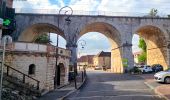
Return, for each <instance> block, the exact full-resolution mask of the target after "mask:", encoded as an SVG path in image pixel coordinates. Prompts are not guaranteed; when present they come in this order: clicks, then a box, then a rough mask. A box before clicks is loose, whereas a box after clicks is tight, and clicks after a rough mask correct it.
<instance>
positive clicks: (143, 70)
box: [138, 65, 153, 73]
mask: <svg viewBox="0 0 170 100" xmlns="http://www.w3.org/2000/svg"><path fill="white" fill-rule="evenodd" d="M138 69H139V70H141V72H142V73H149V72H153V70H152V68H151V67H150V66H148V65H143V66H141V67H139V68H138Z"/></svg>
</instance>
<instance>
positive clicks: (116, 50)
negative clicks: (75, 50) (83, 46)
mask: <svg viewBox="0 0 170 100" xmlns="http://www.w3.org/2000/svg"><path fill="white" fill-rule="evenodd" d="M89 32H93V33H96V32H97V33H101V34H103V35H104V36H105V37H107V39H108V41H109V43H110V45H111V46H110V52H111V61H110V63H111V71H112V72H114V73H123V72H124V68H123V64H122V52H121V51H122V50H121V48H120V46H121V36H120V32H119V31H118V30H117V29H116V28H115V27H113V26H112V25H110V24H108V23H104V22H95V23H91V24H88V25H86V26H85V27H84V28H82V30H81V31H80V34H79V37H78V41H79V40H81V38H80V37H83V36H84V35H85V34H87V33H89ZM89 38H91V36H89ZM77 43H78V42H77ZM100 43H102V41H100V42H99V43H98V44H100ZM87 45H88V44H87Z"/></svg>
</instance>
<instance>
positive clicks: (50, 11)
mask: <svg viewBox="0 0 170 100" xmlns="http://www.w3.org/2000/svg"><path fill="white" fill-rule="evenodd" d="M15 12H16V13H25V14H59V10H57V9H31V8H29V9H28V8H27V9H24V8H15ZM64 14H65V11H64V10H63V11H62V12H61V13H60V15H64ZM73 15H91V16H132V17H151V16H148V15H149V13H141V12H111V11H81V10H74V12H73ZM159 16H160V17H168V16H167V14H163V13H162V14H159Z"/></svg>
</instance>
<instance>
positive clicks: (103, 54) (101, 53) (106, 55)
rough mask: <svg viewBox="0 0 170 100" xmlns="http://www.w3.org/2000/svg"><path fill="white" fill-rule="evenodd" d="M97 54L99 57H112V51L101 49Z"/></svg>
mask: <svg viewBox="0 0 170 100" xmlns="http://www.w3.org/2000/svg"><path fill="white" fill-rule="evenodd" d="M96 56H97V57H111V52H104V51H101V52H99V53H98V54H97V55H96Z"/></svg>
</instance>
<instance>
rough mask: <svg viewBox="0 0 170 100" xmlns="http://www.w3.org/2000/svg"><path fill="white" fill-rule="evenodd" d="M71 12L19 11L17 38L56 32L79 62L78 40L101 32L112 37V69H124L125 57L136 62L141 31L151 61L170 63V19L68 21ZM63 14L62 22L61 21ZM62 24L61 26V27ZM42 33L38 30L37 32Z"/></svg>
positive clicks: (85, 18)
mask: <svg viewBox="0 0 170 100" xmlns="http://www.w3.org/2000/svg"><path fill="white" fill-rule="evenodd" d="M67 17H68V16H67V15H52V14H21V13H18V14H16V25H17V30H16V31H15V32H14V34H13V36H12V37H13V39H14V40H15V41H26V42H32V41H34V39H35V38H36V37H37V36H38V34H39V33H43V32H53V33H57V34H59V35H61V36H62V37H63V38H65V40H66V42H67V45H66V47H67V48H68V49H70V50H71V52H72V54H71V56H72V57H71V60H70V61H71V62H72V64H76V62H77V53H76V49H77V44H76V43H77V41H78V39H79V38H80V37H81V36H82V35H84V34H86V33H87V32H100V33H102V34H104V35H105V36H106V37H107V38H108V39H109V41H110V43H111V46H112V51H111V67H112V71H113V72H116V73H121V72H123V71H124V68H123V62H122V59H128V68H131V67H132V66H133V64H134V61H133V54H132V46H130V45H126V44H132V37H133V35H134V34H138V35H140V36H141V37H143V38H144V39H145V41H146V44H147V56H148V57H147V63H148V64H150V65H152V64H157V63H159V64H161V65H163V66H164V69H167V68H168V66H169V65H170V47H169V46H170V45H169V44H170V19H168V18H144V17H115V16H88V15H71V16H69V18H70V19H71V23H70V24H68V23H66V21H65V19H66V18H67ZM58 18H59V23H58ZM58 26H59V27H58ZM37 33H38V34H37Z"/></svg>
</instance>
